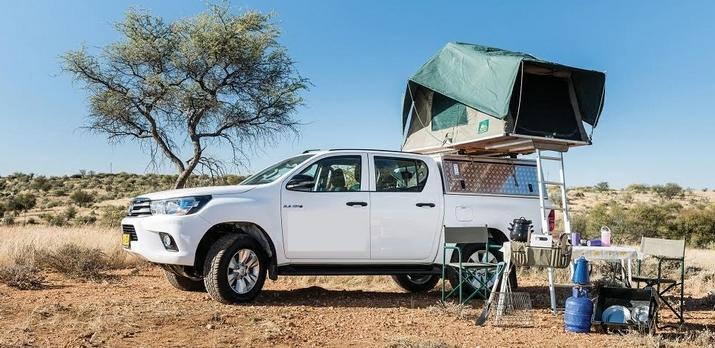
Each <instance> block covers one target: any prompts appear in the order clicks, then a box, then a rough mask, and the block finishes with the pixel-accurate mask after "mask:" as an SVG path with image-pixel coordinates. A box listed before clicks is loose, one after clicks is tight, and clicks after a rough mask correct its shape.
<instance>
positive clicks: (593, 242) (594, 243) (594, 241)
mask: <svg viewBox="0 0 715 348" xmlns="http://www.w3.org/2000/svg"><path fill="white" fill-rule="evenodd" d="M588 246H601V240H600V239H598V238H596V239H591V240H589V241H588Z"/></svg>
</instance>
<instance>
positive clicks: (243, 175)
mask: <svg viewBox="0 0 715 348" xmlns="http://www.w3.org/2000/svg"><path fill="white" fill-rule="evenodd" d="M80 170H86V171H87V172H94V174H88V175H89V176H91V175H119V174H130V175H172V176H175V175H178V174H177V173H170V172H165V173H136V172H126V171H120V172H113V173H110V172H100V171H95V170H92V169H80ZM18 173H20V174H25V175H29V174H33V175H35V176H44V177H46V178H53V177H55V178H61V177H71V176H75V175H81V174H80V173H79V170H78V171H77V172H76V173H72V174H54V175H47V174H42V173H31V172H10V173H7V174H3V173H0V178H5V177H8V176H10V175H13V174H18ZM253 174H254V173H250V174H234V173H224V174H222V175H214V176H213V177H222V176H228V175H235V176H242V177H249V176H251V175H253ZM192 175H206V176H209V177H211V175H210V174H205V173H199V172H194V173H193V174H192ZM601 182H606V183H608V185H609V189H615V190H623V189H626V188H627V187H628V186H629V185H638V184H642V185H647V186H656V185H665V184H671V183H673V184H677V185H679V186H681V187H682V188H683V189H685V190H693V191H702V190H703V189H707V190H708V191H714V190H715V187H691V186H685V185H682V184H680V183H678V182H674V181H668V182H662V183H653V184H651V183H644V182H632V183H629V184H626V185H625V186H613V185H611V183H609V182H608V181H598V182H594V183H593V184H591V185H568V188H569V189H572V188H580V187H594V186H595V185H596V184H599V183H601Z"/></svg>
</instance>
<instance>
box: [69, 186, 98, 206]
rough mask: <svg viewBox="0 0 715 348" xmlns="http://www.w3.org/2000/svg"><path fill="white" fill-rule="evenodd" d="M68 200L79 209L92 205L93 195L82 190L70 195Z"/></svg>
mask: <svg viewBox="0 0 715 348" xmlns="http://www.w3.org/2000/svg"><path fill="white" fill-rule="evenodd" d="M70 199H71V200H72V202H74V203H76V204H77V205H79V206H80V207H87V206H89V205H90V204H92V203H94V195H93V194H92V193H91V192H87V191H84V190H77V191H74V192H72V194H70Z"/></svg>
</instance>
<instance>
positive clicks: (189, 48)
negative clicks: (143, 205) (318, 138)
mask: <svg viewBox="0 0 715 348" xmlns="http://www.w3.org/2000/svg"><path fill="white" fill-rule="evenodd" d="M115 28H116V30H117V31H118V32H119V33H121V34H122V38H121V39H120V40H119V41H117V42H114V43H111V44H109V45H107V46H105V47H103V48H101V49H100V51H99V52H98V53H96V54H92V53H89V52H88V50H87V49H86V48H81V49H78V50H74V51H70V52H67V53H66V54H64V55H63V56H62V60H63V70H64V71H66V72H68V73H69V74H70V75H72V77H73V78H74V80H75V81H77V82H79V83H80V84H81V85H82V87H83V88H84V89H85V90H86V91H87V92H88V102H89V115H88V122H87V124H86V126H85V127H86V128H87V129H89V130H90V131H93V132H97V133H102V134H106V135H107V137H108V139H109V140H110V141H113V142H121V141H138V142H140V143H141V144H142V145H143V148H144V149H145V150H147V152H148V153H149V155H150V156H151V163H152V164H154V165H156V164H157V163H158V162H157V161H160V160H161V159H163V158H165V159H168V160H169V161H170V162H171V163H172V164H173V165H174V166H175V167H176V170H177V171H178V173H179V175H178V178H177V180H176V183H175V187H176V188H181V187H184V186H185V185H186V182H187V180H188V178H189V176H190V175H191V173H192V172H193V171H194V170H195V169H196V168H197V167H201V168H202V169H207V170H209V171H210V172H212V173H215V172H217V171H220V170H221V169H222V168H223V167H224V161H222V160H221V159H220V157H219V156H218V155H216V154H215V153H214V154H212V153H211V151H210V150H209V149H208V148H209V147H210V146H214V147H216V146H218V145H222V144H223V145H228V148H230V150H231V153H232V158H231V160H232V162H233V163H239V162H240V160H241V159H242V158H245V153H246V152H245V151H246V150H247V149H248V148H250V147H251V146H255V145H256V144H266V143H270V142H271V141H273V140H275V139H277V137H278V136H280V135H283V134H286V133H291V132H297V128H296V126H297V125H298V122H297V121H296V120H295V119H294V117H293V116H294V113H295V111H296V109H297V108H298V107H299V106H300V105H302V103H303V99H302V98H301V96H300V93H301V92H302V91H303V90H305V89H307V85H308V83H309V82H308V80H307V79H305V78H303V77H301V76H300V75H299V74H298V72H297V71H296V69H295V66H294V62H293V60H292V59H291V58H290V57H289V56H288V54H287V52H286V49H285V48H284V47H283V46H282V45H280V44H279V43H278V41H277V39H278V38H279V36H280V31H279V29H278V27H277V26H276V25H275V24H274V23H273V22H272V21H271V16H270V15H265V14H261V13H259V12H253V11H249V12H245V13H242V14H239V15H234V14H231V13H230V11H229V9H228V7H227V6H213V7H211V8H210V9H209V10H208V11H206V12H204V13H201V14H199V15H198V16H196V17H193V18H188V19H182V20H178V21H175V22H172V23H166V22H165V21H164V20H163V19H162V18H160V17H156V16H153V15H151V14H150V13H148V12H145V11H138V10H130V11H129V12H128V13H127V14H126V18H125V19H124V21H123V22H119V23H116V24H115Z"/></svg>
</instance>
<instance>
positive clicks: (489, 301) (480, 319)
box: [474, 263, 509, 326]
mask: <svg viewBox="0 0 715 348" xmlns="http://www.w3.org/2000/svg"><path fill="white" fill-rule="evenodd" d="M508 266H509V264H508V263H507V267H508ZM507 267H505V268H504V271H503V272H506V273H502V278H507V279H508V276H507V277H503V275H504V274H508V272H509V269H508V268H507ZM504 281H506V279H502V282H504ZM499 283H500V282H499V281H498V279H497V280H495V281H494V285H492V291H491V292H490V293H489V298H488V299H487V302H486V303H484V309H483V310H482V314H480V315H479V317H477V320H475V321H474V324H476V325H477V326H482V325H484V323H486V322H487V317H489V308H490V307H491V305H492V302H494V294H496V292H497V285H499Z"/></svg>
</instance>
